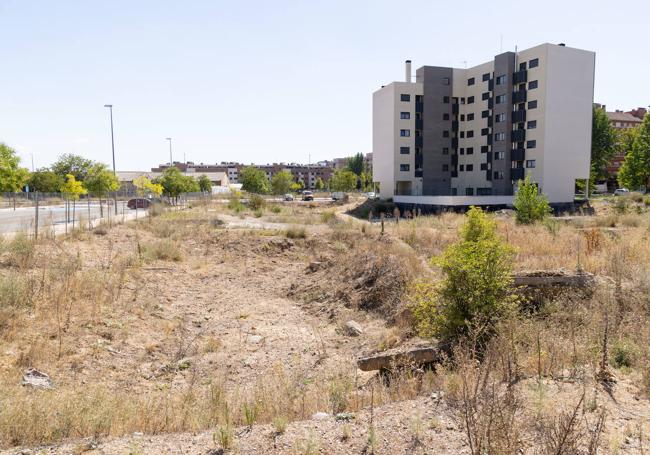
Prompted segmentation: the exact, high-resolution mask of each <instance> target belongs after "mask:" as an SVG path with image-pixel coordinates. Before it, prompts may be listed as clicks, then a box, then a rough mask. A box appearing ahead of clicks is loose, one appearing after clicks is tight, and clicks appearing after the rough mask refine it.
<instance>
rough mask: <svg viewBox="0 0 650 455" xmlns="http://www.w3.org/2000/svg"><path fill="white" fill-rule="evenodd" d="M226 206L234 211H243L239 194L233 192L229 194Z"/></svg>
mask: <svg viewBox="0 0 650 455" xmlns="http://www.w3.org/2000/svg"><path fill="white" fill-rule="evenodd" d="M228 208H229V209H230V210H232V211H233V212H235V213H239V212H242V211H244V205H243V204H242V203H241V197H240V196H239V194H237V193H233V194H232V196H230V200H229V201H228Z"/></svg>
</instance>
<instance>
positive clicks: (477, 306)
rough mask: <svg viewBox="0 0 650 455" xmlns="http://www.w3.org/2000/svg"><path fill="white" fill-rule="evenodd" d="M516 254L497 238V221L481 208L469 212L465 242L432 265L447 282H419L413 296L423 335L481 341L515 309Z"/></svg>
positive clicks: (465, 228) (415, 312)
mask: <svg viewBox="0 0 650 455" xmlns="http://www.w3.org/2000/svg"><path fill="white" fill-rule="evenodd" d="M512 260H513V250H512V248H510V247H509V246H508V245H505V244H504V243H503V242H502V241H501V240H500V239H499V238H498V237H497V235H496V223H495V222H494V220H493V219H491V218H490V217H489V216H488V215H486V214H485V213H484V212H483V211H482V210H481V209H479V208H476V207H472V208H471V209H470V210H469V212H468V213H467V222H466V223H465V225H464V226H463V230H462V238H461V240H460V241H459V242H457V243H455V244H453V245H451V246H449V247H448V248H447V250H446V251H445V252H444V253H443V254H442V255H441V256H440V257H437V258H433V259H432V263H433V264H435V265H437V266H439V267H440V268H441V269H442V271H443V272H444V274H445V278H444V279H443V280H442V281H441V283H440V284H439V285H437V286H436V285H432V284H430V283H419V284H418V285H416V286H415V291H414V292H413V295H412V301H413V315H414V317H415V321H416V327H417V330H418V332H419V333H420V335H422V336H425V337H431V336H435V337H439V338H441V339H442V340H444V341H457V340H458V339H459V338H461V337H463V336H466V335H468V334H469V333H470V332H471V331H473V330H477V332H475V333H474V334H475V336H477V338H478V341H479V342H480V341H482V340H484V339H486V338H487V337H488V336H489V335H491V333H492V332H493V328H494V324H495V323H496V322H498V321H499V320H500V319H502V318H503V317H505V316H506V315H507V314H508V313H509V312H510V310H511V309H512V307H513V303H514V296H513V295H512V294H511V285H512V276H511V272H512Z"/></svg>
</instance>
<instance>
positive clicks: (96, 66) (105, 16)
mask: <svg viewBox="0 0 650 455" xmlns="http://www.w3.org/2000/svg"><path fill="white" fill-rule="evenodd" d="M649 18H650V2H648V1H647V0H645V1H641V0H632V1H626V2H611V1H610V2H604V1H601V0H590V1H587V0H577V1H574V0H561V1H559V0H544V1H537V2H527V1H521V2H515V1H500V0H490V1H485V0H480V1H464V2H463V1H452V2H448V1H435V0H428V1H427V0H410V1H378V0H373V1H354V0H347V1H339V0H326V1H325V0H323V1H316V0H311V1H307V0H304V1H285V0H268V1H249V2H246V1H233V0H230V1H217V0H214V1H207V0H203V1H199V0H194V1H193V0H184V1H180V0H177V1H164V0H155V1H154V0H111V1H106V0H101V1H100V0H96V1H95V0H83V1H82V0H79V1H68V0H47V1H44V0H43V1H37V0H0V142H6V143H7V144H9V145H11V146H13V147H14V148H16V149H17V150H18V151H19V152H20V155H21V157H22V158H23V164H24V165H25V166H31V163H30V155H32V154H33V156H34V161H35V165H36V167H41V166H46V165H49V164H50V163H51V162H52V161H53V160H55V159H56V157H57V156H58V155H60V154H62V153H65V152H72V153H78V154H82V155H85V156H87V157H90V158H93V159H96V160H100V161H104V162H106V163H110V158H111V149H110V130H109V117H108V110H107V109H105V108H104V107H103V106H104V104H107V103H109V104H110V103H112V104H114V106H115V107H114V120H115V149H116V156H117V168H118V170H144V169H148V168H150V167H151V166H153V165H156V164H157V163H159V162H165V161H168V156H169V154H168V148H167V142H166V141H165V137H167V136H171V137H173V145H174V159H178V160H182V159H183V153H185V155H186V157H187V160H192V161H195V162H197V163H198V162H206V163H207V162H212V163H214V162H219V161H235V160H236V161H241V162H246V163H248V162H258V163H266V162H279V161H301V162H307V160H308V159H309V154H311V160H312V162H314V161H318V160H321V159H327V158H333V157H339V156H347V155H350V154H353V153H356V152H363V153H366V152H369V151H371V146H372V134H371V133H372V132H371V123H372V118H371V117H372V115H371V106H372V92H373V91H374V90H376V89H377V88H378V87H379V86H380V85H382V84H385V83H389V82H391V81H393V80H402V79H403V77H404V69H403V61H404V60H405V59H407V58H410V59H411V60H413V71H415V69H416V68H418V67H419V66H421V65H424V64H429V65H441V66H457V67H463V65H464V63H463V62H464V61H466V62H467V65H468V66H472V65H475V64H479V63H482V62H485V61H487V60H488V59H491V58H492V57H493V56H494V55H495V54H497V53H499V51H500V42H501V36H503V50H504V51H507V50H514V47H515V45H518V46H519V48H520V49H523V48H527V47H531V46H533V45H537V44H540V43H542V42H551V43H559V42H564V43H566V44H567V45H568V46H572V47H578V48H583V49H588V50H593V51H595V52H596V93H595V100H596V101H597V102H601V103H605V104H607V106H608V108H609V109H614V108H621V109H626V110H627V109H631V108H634V107H637V106H647V105H648V104H649V103H650V59H649V57H650V51H649V50H648V46H647V31H648V21H649V20H650V19H649Z"/></svg>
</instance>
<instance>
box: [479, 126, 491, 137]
mask: <svg viewBox="0 0 650 455" xmlns="http://www.w3.org/2000/svg"><path fill="white" fill-rule="evenodd" d="M488 134H490V128H483V129H481V136H487V135H488Z"/></svg>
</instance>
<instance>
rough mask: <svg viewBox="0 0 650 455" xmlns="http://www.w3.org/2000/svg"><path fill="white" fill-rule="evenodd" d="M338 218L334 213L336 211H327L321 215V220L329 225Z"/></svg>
mask: <svg viewBox="0 0 650 455" xmlns="http://www.w3.org/2000/svg"><path fill="white" fill-rule="evenodd" d="M335 217H336V214H335V213H334V210H326V211H325V212H323V213H321V215H320V218H321V220H322V221H323V223H329V222H331V221H332V220H334V219H335Z"/></svg>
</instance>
